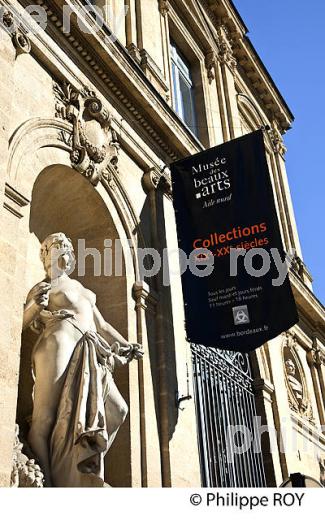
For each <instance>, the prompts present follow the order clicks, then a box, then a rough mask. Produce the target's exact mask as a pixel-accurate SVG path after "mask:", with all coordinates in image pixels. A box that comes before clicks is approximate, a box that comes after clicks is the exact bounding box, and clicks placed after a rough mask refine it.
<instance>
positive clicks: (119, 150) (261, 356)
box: [0, 0, 325, 487]
mask: <svg viewBox="0 0 325 520" xmlns="http://www.w3.org/2000/svg"><path fill="white" fill-rule="evenodd" d="M31 4H35V5H36V6H38V11H37V13H36V11H33V10H32V9H29V11H28V9H27V8H28V6H30V5H31ZM92 4H97V6H98V7H99V8H100V11H97V15H96V13H94V10H92V9H91V5H92ZM0 6H1V15H2V21H1V26H0V34H1V41H0V45H1V51H0V60H1V67H0V74H1V101H0V111H1V116H0V117H1V125H0V161H1V174H0V197H1V213H0V218H1V233H0V253H1V265H0V270H1V277H0V284H1V314H0V316H1V318H0V319H1V335H0V360H1V362H0V454H1V456H0V485H2V486H9V485H10V479H11V473H12V465H13V458H14V456H15V457H17V449H16V448H15V453H14V445H15V446H16V447H17V439H16V441H15V434H16V433H17V430H16V426H15V425H16V423H18V424H19V427H20V432H21V434H22V435H25V434H26V431H27V429H28V417H29V416H30V414H31V410H32V380H31V371H30V352H31V346H32V344H33V341H34V340H35V338H33V334H32V332H27V333H25V332H24V334H23V335H22V332H21V331H22V312H23V306H24V302H25V299H26V294H27V293H28V291H29V289H30V288H31V287H32V286H33V285H34V284H35V283H36V282H38V281H39V280H41V279H42V277H43V271H42V265H41V262H40V260H39V244H40V242H41V241H42V240H43V239H44V238H45V237H46V236H47V235H48V234H50V233H53V232H56V231H63V232H65V233H66V234H67V236H69V237H71V239H72V241H73V243H74V245H75V247H76V244H77V240H78V239H80V238H83V239H85V244H86V247H88V248H97V250H98V251H100V252H101V253H104V248H105V244H104V240H106V239H110V240H112V243H113V244H115V239H116V240H120V243H121V245H122V252H123V258H126V256H127V255H129V256H130V257H131V266H129V268H128V269H126V268H124V269H123V273H122V275H121V276H105V275H104V274H101V275H100V276H94V272H93V259H92V258H87V262H86V270H85V276H84V277H83V283H84V285H86V286H88V287H90V288H91V289H92V290H93V291H94V292H95V293H96V294H97V302H98V306H99V308H100V310H101V312H102V314H103V315H104V317H105V318H106V319H107V320H108V321H110V323H112V324H113V325H114V326H115V327H116V328H117V329H118V330H119V331H120V332H121V333H122V334H124V335H125V336H126V337H127V338H128V339H129V340H130V341H133V342H139V343H141V344H143V345H144V348H145V352H146V355H145V356H144V358H143V361H139V362H137V363H134V364H132V365H130V366H129V367H128V369H127V370H125V371H124V372H123V373H122V372H121V373H119V374H118V375H117V383H118V386H119V388H120V390H121V392H122V393H123V396H124V397H125V399H126V401H127V403H128V406H129V415H128V418H127V420H126V422H125V424H124V425H123V427H122V429H121V430H120V432H119V434H118V437H117V439H116V441H115V443H114V445H113V448H112V450H111V451H110V452H109V454H108V457H107V458H108V460H107V468H108V482H109V483H110V484H111V485H112V486H126V487H130V486H132V487H141V486H143V487H146V486H149V487H161V486H173V487H182V486H201V485H202V484H204V479H203V477H202V472H203V469H202V466H203V465H204V461H203V458H204V456H203V455H202V449H203V451H204V449H205V448H204V445H205V442H206V440H204V438H203V437H201V441H200V442H198V440H199V436H200V435H201V436H202V435H204V432H203V433H202V431H203V430H202V431H201V429H200V424H199V421H200V420H201V419H200V416H199V414H198V402H197V397H196V398H195V399H184V400H182V401H181V402H180V401H179V398H180V397H189V396H194V393H195V390H194V386H195V381H194V379H195V377H197V374H196V373H195V371H194V370H193V366H192V355H191V348H190V345H189V344H188V343H187V342H186V340H185V331H184V326H183V323H184V315H183V303H182V290H181V281H180V276H177V275H174V276H173V282H172V284H171V285H170V286H165V285H164V284H163V280H162V277H161V276H162V275H158V276H156V277H154V278H148V279H146V280H143V279H142V278H143V277H141V272H140V271H141V270H140V267H139V259H138V258H137V255H136V253H135V252H136V250H137V248H138V247H151V248H156V249H157V250H158V251H161V252H162V251H163V249H164V248H167V249H168V250H174V249H176V248H177V236H176V228H175V220H174V212H173V207H172V199H171V186H170V178H169V170H168V165H169V164H170V163H171V162H172V161H174V160H176V159H179V158H182V157H185V156H187V155H190V154H193V153H196V152H198V151H200V150H203V149H204V148H207V147H211V146H215V145H218V144H220V143H222V142H224V141H227V140H230V139H233V138H236V137H238V136H241V135H243V134H245V133H248V132H251V131H253V130H255V129H258V128H261V127H263V128H264V129H265V145H266V152H267V160H268V164H269V169H270V174H271V179H272V184H273V188H274V195H275V201H276V207H277V211H278V217H279V220H280V223H281V232H282V237H283V242H284V244H285V248H286V249H287V250H289V249H290V248H294V249H295V251H296V259H295V262H294V264H293V267H292V269H291V272H290V278H291V282H292V287H293V291H294V295H295V299H296V302H297V306H298V310H299V316H300V321H299V324H298V325H297V326H295V327H294V328H293V329H292V330H290V331H288V332H286V333H284V334H283V335H281V336H280V337H278V338H276V339H274V340H272V341H270V342H269V343H268V344H266V345H263V346H261V348H260V349H258V350H257V351H256V352H254V353H253V354H252V355H251V356H250V359H249V363H250V367H251V379H252V386H253V388H254V406H255V407H256V413H257V414H258V415H259V416H260V417H261V420H262V424H263V425H267V426H268V427H269V433H268V432H264V433H263V435H262V450H263V456H262V459H263V462H262V463H263V465H264V471H265V479H266V484H267V485H269V486H272V485H279V484H280V483H281V482H283V481H284V480H285V479H286V478H287V477H288V475H290V474H292V473H296V472H300V473H304V474H307V475H309V476H311V477H312V478H314V479H316V480H317V481H321V480H322V479H323V480H324V478H325V477H324V471H325V434H323V433H322V425H324V424H325V348H324V338H325V329H324V309H323V307H322V305H321V304H320V302H319V301H318V300H317V298H316V297H315V295H314V294H313V290H312V279H311V276H310V274H309V272H308V269H307V268H306V266H305V264H304V262H303V257H302V252H301V248H300V244H299V237H298V232H297V227H296V223H295V217H294V212H293V207H292V201H291V197H290V191H289V186H288V181H287V176H286V169H285V152H286V149H285V146H284V143H283V138H282V136H283V134H284V133H285V132H286V131H287V130H288V129H289V128H290V125H291V123H292V120H293V116H292V114H291V112H290V110H289V108H288V107H287V105H286V103H285V101H284V100H283V98H282V96H281V94H280V93H279V91H278V89H277V87H276V85H275V84H274V83H273V81H272V78H271V77H270V76H269V74H268V72H267V70H266V69H265V67H264V66H263V63H262V62H261V60H260V58H259V57H258V55H257V53H256V51H255V50H254V48H253V46H252V44H251V43H250V41H249V40H248V38H247V37H246V32H247V29H246V27H245V25H244V22H243V20H242V19H241V17H240V15H239V13H238V12H237V11H236V9H235V7H234V5H233V4H232V2H231V1H230V0H195V1H194V0H169V1H168V0H112V1H109V2H106V1H105V0H100V1H98V2H87V1H83V2H82V1H80V0H66V2H62V1H61V0H48V1H47V2H45V1H43V0H35V1H34V2H28V1H25V0H19V1H18V0H10V1H4V0H0ZM63 6H65V7H66V8H67V10H66V11H64V10H63ZM125 8H127V9H125ZM99 12H100V13H101V16H99V15H98V13H99ZM40 13H41V15H42V16H43V18H44V16H45V19H46V23H45V25H44V27H43V29H39V30H37V27H38V26H37V24H36V21H37V20H38V22H39V21H40V18H37V16H40ZM63 14H65V18H63ZM36 15H37V16H36ZM112 29H113V30H114V33H115V34H116V36H117V38H114V37H113V34H112ZM112 247H114V246H112ZM176 264H177V262H176ZM176 264H175V265H176ZM171 267H173V269H175V268H176V267H175V266H174V265H173V266H171V265H170V266H168V265H167V267H166V269H171ZM283 424H285V431H282V432H281V431H280V425H283ZM272 429H273V430H274V431H275V434H274V436H273V441H272V439H271V437H272ZM200 431H201V433H200ZM270 432H271V433H270ZM285 435H287V437H288V439H289V441H288V443H287V444H286V446H285V449H281V443H282V441H283V437H284V436H285ZM271 441H272V442H273V445H272V449H271V447H270V445H271V444H272V442H271ZM15 443H16V444H15ZM18 444H19V443H18ZM200 446H201V448H200ZM202 446H203V448H202ZM27 455H28V454H27ZM210 462H211V461H210ZM208 463H209V461H208ZM206 472H207V473H209V469H207V470H206ZM244 483H245V482H244ZM253 483H254V482H253ZM246 484H247V485H249V481H246Z"/></svg>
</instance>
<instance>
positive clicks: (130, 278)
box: [7, 118, 142, 486]
mask: <svg viewBox="0 0 325 520" xmlns="http://www.w3.org/2000/svg"><path fill="white" fill-rule="evenodd" d="M71 129H72V128H71V125H70V124H69V123H66V122H64V121H59V120H56V119H49V120H42V119H39V118H36V119H33V120H30V121H27V122H26V123H24V124H23V125H22V126H21V127H20V128H19V129H18V130H17V131H16V132H15V133H14V135H13V136H12V138H11V141H10V150H9V162H8V170H7V183H8V184H10V185H11V186H13V187H14V189H15V190H16V191H17V192H18V193H20V194H21V195H23V196H24V197H25V199H26V200H29V201H30V206H29V207H27V208H25V209H26V211H25V214H24V218H22V219H21V220H20V221H19V222H18V221H17V222H18V223H17V225H18V226H19V228H20V237H21V239H20V244H19V247H20V251H19V253H20V254H21V255H22V256H24V257H25V258H27V262H25V263H29V264H30V265H32V269H31V270H30V271H29V269H28V267H27V268H26V269H25V272H22V273H21V280H20V282H21V285H22V287H23V292H24V294H25V296H26V294H27V292H28V290H29V289H30V288H31V286H32V285H33V284H34V283H37V282H38V281H40V280H41V279H42V276H43V273H42V268H41V264H40V262H39V260H38V250H39V242H40V241H42V240H43V239H44V237H45V236H46V235H48V234H49V233H52V232H55V231H60V230H61V231H64V232H66V233H67V234H68V235H71V238H72V240H73V241H74V242H75V244H74V245H75V246H76V240H77V239H78V238H82V237H80V236H78V234H79V232H80V233H83V234H84V235H85V238H86V239H87V240H88V245H87V240H86V244H85V245H86V247H95V248H98V247H99V248H101V253H102V254H103V253H104V251H103V249H104V246H103V240H104V239H105V238H110V239H113V240H114V239H117V238H118V239H120V240H121V245H122V255H123V258H124V259H125V254H126V251H127V250H129V251H131V259H132V260H131V272H128V273H126V272H125V265H124V266H123V274H122V281H121V279H120V280H115V279H114V278H112V277H111V279H110V281H109V282H108V281H107V280H106V279H104V278H103V277H102V278H99V279H96V278H95V277H92V276H91V274H90V271H91V266H89V263H88V264H87V263H86V278H87V281H86V283H84V285H86V286H88V287H89V288H90V289H93V290H94V292H95V293H96V294H97V296H98V306H99V308H100V310H101V312H102V314H103V315H104V317H105V318H106V319H107V320H108V321H110V322H111V323H112V324H113V325H114V326H115V327H116V328H117V329H118V330H119V331H120V332H121V333H122V334H123V335H124V336H126V337H128V339H129V340H130V341H133V342H136V341H137V340H138V338H137V333H138V329H139V323H138V321H139V316H138V313H137V311H136V310H135V302H134V300H133V298H132V289H133V285H134V283H136V282H138V281H139V279H140V276H139V269H138V265H137V258H136V254H135V250H136V246H137V244H138V242H139V241H140V242H141V243H142V238H141V236H140V238H139V239H138V237H139V222H138V221H137V217H136V214H135V211H134V210H133V208H132V203H131V202H130V201H129V199H128V197H127V194H126V192H125V190H123V187H122V186H121V185H120V183H119V180H118V178H117V176H115V177H113V178H111V179H110V181H108V180H103V181H102V183H100V184H99V185H98V186H96V187H94V186H93V185H92V184H90V183H89V182H88V180H87V179H86V178H85V177H83V176H82V175H81V174H80V173H78V172H77V171H76V170H74V169H73V168H72V167H71V163H70V152H71V146H70V144H69V135H70V134H71ZM58 228H60V229H58ZM110 235H111V236H110ZM100 241H102V244H100ZM130 241H131V243H130ZM113 256H114V254H113ZM112 294H115V298H114V302H113V304H112V296H111V295H112ZM117 294H118V295H119V297H118V298H116V295H117ZM140 329H141V327H140ZM34 339H35V338H34ZM32 341H33V338H32V337H31V333H28V334H26V335H24V336H23V347H24V348H25V352H24V348H23V349H22V358H21V370H20V383H19V397H18V409H17V412H18V413H17V417H18V419H19V422H20V423H22V422H23V421H24V419H25V417H26V415H28V409H29V407H30V403H31V398H30V391H31V385H32V381H31V377H30V375H29V380H28V377H26V369H27V368H29V359H30V358H29V356H30V350H31V344H32ZM131 370H132V372H133V376H132V377H133V379H134V377H135V381H137V376H136V373H137V369H136V367H135V368H134V367H132V369H131ZM117 384H118V386H119V388H120V390H121V392H122V394H123V395H124V397H125V399H126V401H127V402H130V370H128V369H126V370H125V371H124V372H123V374H122V371H121V373H120V375H119V376H117ZM132 385H133V388H134V382H133V383H132ZM133 391H134V390H133ZM138 391H139V388H138ZM24 392H25V394H24ZM137 402H139V399H138V398H136V399H134V397H133V403H135V404H133V406H135V408H136V407H137V406H138V405H137ZM26 412H27V413H26ZM136 415H137V411H136V410H135V416H136ZM24 425H25V430H26V429H27V428H28V425H27V423H26V422H25V424H24ZM130 442H131V440H130V427H129V424H128V420H127V421H126V423H125V425H123V431H122V430H121V432H120V433H119V436H118V439H116V442H115V446H114V445H113V448H112V450H111V451H110V453H109V456H110V459H111V462H112V464H111V465H112V466H113V467H114V468H115V471H114V475H113V476H112V478H111V477H109V481H110V483H111V484H113V485H119V486H128V485H130V484H131V474H132V471H131V449H130ZM121 445H122V446H123V454H124V455H123V456H122V458H121V456H120V453H121V451H122V450H121V449H119V448H120V447H121ZM139 445H140V440H139ZM139 449H140V447H139ZM117 451H119V455H118V456H117Z"/></svg>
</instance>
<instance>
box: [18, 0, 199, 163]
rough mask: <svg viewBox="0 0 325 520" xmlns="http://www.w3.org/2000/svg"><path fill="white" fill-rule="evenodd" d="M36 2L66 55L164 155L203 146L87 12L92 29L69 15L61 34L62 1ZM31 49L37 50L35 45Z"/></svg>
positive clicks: (178, 154)
mask: <svg viewBox="0 0 325 520" xmlns="http://www.w3.org/2000/svg"><path fill="white" fill-rule="evenodd" d="M21 3H22V4H25V5H26V4H27V3H28V2H26V1H25V0H21ZM37 4H39V5H42V7H43V8H44V9H45V10H46V12H47V15H48V28H47V32H48V33H49V35H50V36H51V37H52V38H55V41H57V42H58V43H59V44H60V46H61V48H62V49H64V47H67V48H69V47H70V49H71V51H70V50H69V55H70V57H71V58H72V59H73V60H74V61H75V62H76V60H80V61H82V62H83V64H84V65H85V64H86V65H87V67H88V68H90V69H92V70H93V73H94V76H95V77H94V81H95V78H98V79H99V80H101V81H102V82H103V83H104V84H105V85H106V86H107V87H108V89H109V91H110V94H111V95H114V97H115V98H117V99H118V100H119V102H120V104H121V105H122V106H123V108H124V109H126V110H127V111H128V113H129V115H130V119H131V121H132V120H133V122H134V123H138V124H139V125H140V126H141V127H142V128H143V129H144V130H145V131H146V132H147V134H148V135H149V136H150V138H151V139H152V141H153V143H155V145H156V147H157V149H160V150H162V151H163V152H164V153H165V154H166V155H167V157H168V161H169V162H172V161H173V160H175V159H176V158H179V157H182V156H184V155H187V154H191V153H196V152H198V151H200V150H201V149H202V145H201V144H200V143H199V142H198V141H197V139H196V138H195V137H194V136H193V135H192V134H191V133H190V132H189V131H188V130H187V128H186V127H185V125H184V124H183V123H182V121H181V120H180V119H179V118H178V117H177V115H176V114H175V113H174V111H173V110H172V109H171V108H170V107H169V105H168V104H167V103H166V102H165V100H164V99H163V98H162V97H161V96H160V95H159V93H158V92H157V91H156V90H155V89H154V88H153V87H152V85H151V84H150V82H149V81H148V80H147V78H146V77H145V75H144V74H143V72H142V70H141V69H140V67H139V66H138V65H137V63H136V62H135V61H134V60H133V59H132V58H131V56H130V55H129V54H128V52H127V50H126V49H125V48H124V47H123V46H122V45H121V44H119V43H118V42H115V43H110V42H109V43H107V40H105V38H107V34H105V31H104V30H102V29H100V28H99V27H98V26H97V25H96V23H95V21H94V20H93V19H92V18H91V17H90V16H88V15H87V16H88V17H87V22H88V21H89V24H90V26H93V27H94V30H93V32H92V31H91V33H90V34H88V33H86V32H84V33H81V31H80V28H79V26H78V25H77V20H76V18H75V17H71V29H70V33H69V34H64V32H63V31H62V21H61V20H62V12H61V11H62V9H61V4H62V2H60V1H59V0H50V1H48V2H47V3H46V4H45V3H44V1H43V0H37ZM67 4H69V6H70V7H71V9H72V10H73V9H75V8H80V7H81V4H80V2H79V1H78V0H67ZM89 32H90V31H89ZM38 37H40V35H38ZM61 42H62V43H61ZM94 49H96V50H94ZM33 52H35V53H37V49H33ZM166 159H167V158H166Z"/></svg>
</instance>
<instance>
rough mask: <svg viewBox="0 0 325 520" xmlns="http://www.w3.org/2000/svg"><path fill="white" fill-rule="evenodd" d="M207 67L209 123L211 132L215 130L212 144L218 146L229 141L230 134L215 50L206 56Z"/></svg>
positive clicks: (212, 133)
mask: <svg viewBox="0 0 325 520" xmlns="http://www.w3.org/2000/svg"><path fill="white" fill-rule="evenodd" d="M205 66H206V70H207V78H208V83H209V88H208V92H209V104H208V106H207V112H208V114H209V116H210V117H209V118H208V122H209V123H210V124H211V130H213V132H210V141H211V142H210V144H211V146H217V145H218V144H221V143H223V142H224V141H225V140H227V136H228V134H227V133H226V128H225V111H226V106H225V100H224V98H223V96H222V91H221V84H220V76H221V72H220V70H219V69H220V64H219V63H218V60H217V55H216V53H215V51H214V50H213V49H210V50H209V51H208V52H207V53H206V55H205ZM228 137H229V136H228Z"/></svg>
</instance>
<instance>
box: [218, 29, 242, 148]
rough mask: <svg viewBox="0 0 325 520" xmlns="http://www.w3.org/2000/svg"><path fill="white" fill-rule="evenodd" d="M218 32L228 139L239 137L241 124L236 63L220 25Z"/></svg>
mask: <svg viewBox="0 0 325 520" xmlns="http://www.w3.org/2000/svg"><path fill="white" fill-rule="evenodd" d="M218 32H219V61H220V70H221V79H222V84H223V90H224V96H225V103H226V108H227V120H228V128H229V136H230V139H235V138H236V137H240V136H241V123H240V117H239V112H238V103H237V92H236V88H235V74H236V69H237V61H236V59H235V57H234V54H233V50H232V42H231V38H230V35H229V33H228V30H227V29H226V27H225V26H223V25H221V26H220V27H219V28H218Z"/></svg>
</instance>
